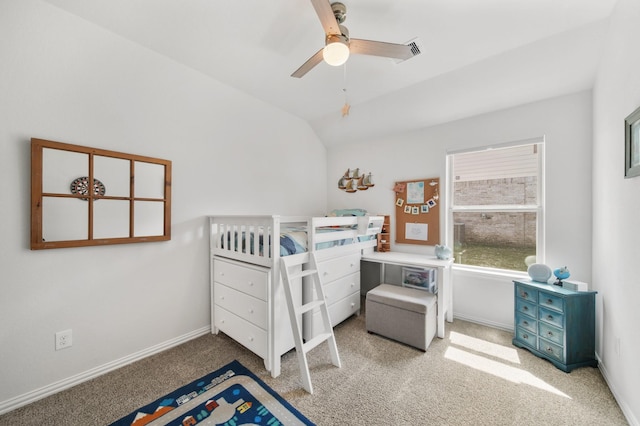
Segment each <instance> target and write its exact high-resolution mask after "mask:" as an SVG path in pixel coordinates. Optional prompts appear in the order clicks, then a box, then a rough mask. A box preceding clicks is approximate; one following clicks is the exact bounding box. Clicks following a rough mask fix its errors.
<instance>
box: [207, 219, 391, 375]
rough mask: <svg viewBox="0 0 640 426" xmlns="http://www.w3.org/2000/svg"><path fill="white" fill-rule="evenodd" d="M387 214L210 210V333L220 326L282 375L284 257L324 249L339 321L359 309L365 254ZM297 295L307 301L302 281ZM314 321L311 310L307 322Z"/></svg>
mask: <svg viewBox="0 0 640 426" xmlns="http://www.w3.org/2000/svg"><path fill="white" fill-rule="evenodd" d="M383 220H384V218H383V217H382V216H349V217H302V216H278V215H271V216H210V217H209V232H210V235H209V237H210V272H211V275H210V276H211V324H212V326H211V331H212V333H214V334H218V332H219V331H222V332H223V333H225V334H226V335H228V336H229V337H231V338H233V339H234V340H236V341H238V342H239V343H241V344H242V345H243V346H245V347H247V348H248V349H250V350H251V351H252V352H254V353H256V354H257V355H258V356H260V357H261V358H263V360H264V364H265V367H266V369H267V370H268V371H270V372H271V375H272V376H273V377H277V376H278V375H279V374H280V357H281V356H282V355H283V354H284V353H286V352H288V351H289V350H291V349H292V348H294V346H295V344H294V340H293V333H292V331H291V325H290V323H289V316H288V312H287V303H286V299H285V296H284V290H283V288H282V281H281V277H280V257H281V256H284V255H291V256H296V255H300V254H299V253H301V252H307V251H314V252H316V253H319V254H320V253H321V254H322V256H321V259H323V261H324V262H325V263H324V266H323V274H324V276H325V277H328V278H326V281H327V282H323V285H327V284H330V288H329V290H330V291H329V292H328V294H327V290H325V296H326V298H327V302H328V305H329V312H330V315H331V317H332V324H333V325H335V324H337V323H338V322H341V321H343V320H344V319H346V318H347V317H348V316H350V315H352V314H354V313H359V311H360V257H361V255H362V253H363V252H369V251H373V247H374V246H375V245H376V237H375V236H376V234H377V233H378V232H380V229H381V227H382V222H383ZM305 240H306V244H305ZM281 242H283V244H284V248H283V247H281ZM292 249H293V250H292ZM291 253H293V254H291ZM323 281H324V279H323ZM298 293H299V294H297V295H296V298H297V299H298V300H302V297H303V296H302V290H301V287H300V291H299V292H298ZM356 293H357V297H356ZM330 298H331V299H333V298H335V299H336V300H330ZM332 306H333V310H332ZM312 321H313V318H312V317H311V316H310V317H309V319H308V322H312ZM305 329H307V330H310V329H311V328H309V327H305Z"/></svg>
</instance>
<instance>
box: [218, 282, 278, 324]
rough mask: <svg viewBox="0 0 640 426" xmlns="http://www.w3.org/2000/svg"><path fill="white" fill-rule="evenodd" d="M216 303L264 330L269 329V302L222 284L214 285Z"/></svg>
mask: <svg viewBox="0 0 640 426" xmlns="http://www.w3.org/2000/svg"><path fill="white" fill-rule="evenodd" d="M213 294H214V301H215V302H214V303H215V304H216V305H217V306H220V307H222V308H224V309H226V310H227V311H229V312H233V313H234V314H236V315H237V316H239V317H240V318H243V319H246V320H248V321H250V322H251V323H253V324H254V325H257V326H258V327H260V328H262V329H265V330H266V329H267V302H265V301H264V300H261V299H257V298H255V297H253V296H249V295H248V294H245V293H242V292H241V291H238V290H234V289H232V288H231V287H227V286H226V285H222V284H220V283H215V284H214V290H213ZM216 309H217V308H216Z"/></svg>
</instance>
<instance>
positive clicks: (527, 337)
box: [516, 327, 538, 349]
mask: <svg viewBox="0 0 640 426" xmlns="http://www.w3.org/2000/svg"><path fill="white" fill-rule="evenodd" d="M516 339H518V341H520V342H521V343H524V344H526V345H528V346H530V347H531V348H532V349H537V347H538V335H537V334H535V333H532V332H530V331H529V330H525V329H524V328H520V327H516Z"/></svg>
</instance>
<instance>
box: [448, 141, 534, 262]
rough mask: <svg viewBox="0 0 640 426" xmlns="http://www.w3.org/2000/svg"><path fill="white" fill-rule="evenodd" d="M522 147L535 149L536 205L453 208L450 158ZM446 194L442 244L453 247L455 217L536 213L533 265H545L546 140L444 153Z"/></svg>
mask: <svg viewBox="0 0 640 426" xmlns="http://www.w3.org/2000/svg"><path fill="white" fill-rule="evenodd" d="M523 145H537V147H538V148H537V149H538V185H537V188H536V190H537V204H522V205H516V204H507V205H504V204H501V205H497V204H490V205H489V204H488V205H468V206H455V205H454V204H453V200H454V197H453V195H454V193H453V191H454V186H455V185H454V183H455V176H454V168H453V158H454V156H455V155H456V154H465V153H472V152H482V151H488V150H493V149H501V148H513V147H517V146H523ZM445 191H446V194H447V197H446V199H445V204H446V208H445V211H446V217H445V241H446V244H447V245H448V246H449V247H452V248H453V246H454V241H453V239H454V231H453V228H454V220H453V214H454V213H460V212H464V213H470V212H472V213H494V212H521V213H536V263H545V137H544V136H542V137H536V138H531V139H525V140H519V141H514V142H508V143H503V144H494V145H488V146H482V147H475V148H469V149H463V150H453V151H447V155H446V183H445ZM453 268H455V269H460V270H469V271H478V272H490V271H495V272H499V273H505V272H506V273H521V271H517V270H513V269H501V268H492V267H488V266H478V265H465V264H460V263H455V258H454V263H453Z"/></svg>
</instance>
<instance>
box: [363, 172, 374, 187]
mask: <svg viewBox="0 0 640 426" xmlns="http://www.w3.org/2000/svg"><path fill="white" fill-rule="evenodd" d="M363 183H364V184H365V186H366V187H367V188H371V187H372V186H374V183H373V177H372V176H371V173H369V174H368V175H367V176H366V177H365V178H364V180H363Z"/></svg>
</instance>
